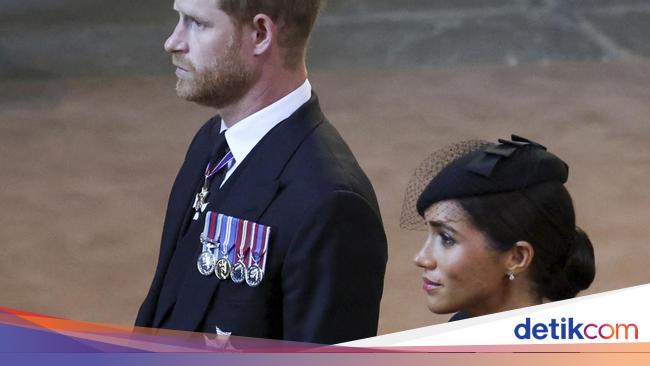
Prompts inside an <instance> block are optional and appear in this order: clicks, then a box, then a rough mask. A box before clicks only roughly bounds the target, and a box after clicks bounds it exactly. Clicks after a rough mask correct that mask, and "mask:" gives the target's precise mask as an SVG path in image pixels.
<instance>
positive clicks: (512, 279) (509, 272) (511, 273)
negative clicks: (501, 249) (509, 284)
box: [506, 271, 515, 281]
mask: <svg viewBox="0 0 650 366" xmlns="http://www.w3.org/2000/svg"><path fill="white" fill-rule="evenodd" d="M506 275H507V276H508V279H509V280H510V281H514V280H515V274H514V272H512V271H508V272H507V273H506Z"/></svg>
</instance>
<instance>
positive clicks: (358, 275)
mask: <svg viewBox="0 0 650 366" xmlns="http://www.w3.org/2000/svg"><path fill="white" fill-rule="evenodd" d="M219 128H220V118H218V117H215V118H213V119H211V120H210V121H208V122H207V123H206V124H205V125H204V126H203V127H202V128H201V129H200V130H199V132H198V133H197V135H196V136H195V138H194V140H193V141H192V144H191V145H190V148H189V150H188V153H187V156H186V159H185V162H184V163H183V166H182V167H181V169H180V172H179V173H178V176H177V178H176V181H175V182H174V185H173V188H172V192H171V195H170V198H169V204H168V207H167V214H166V218H165V224H164V228H163V236H162V243H161V248H160V256H159V260H158V266H157V268H156V273H155V276H154V279H153V283H152V284H151V289H150V290H149V293H148V294H147V297H146V299H145V300H144V303H143V304H142V306H141V308H140V311H139V313H138V316H137V319H136V325H137V326H144V327H154V328H168V329H177V330H188V331H201V332H210V333H214V332H215V327H219V328H220V329H221V330H223V331H228V332H232V334H233V335H235V336H248V337H260V338H275V339H287V340H295V341H304V342H315V343H328V344H329V343H338V342H344V341H348V340H353V339H360V338H366V337H371V336H374V335H376V333H377V321H378V317H379V302H380V299H381V295H382V289H383V280H384V273H385V269H386V260H387V247H386V237H385V234H384V230H383V227H382V221H381V216H380V214H379V207H378V205H377V200H376V197H375V194H374V191H373V189H372V186H371V184H370V182H369V180H368V178H367V177H366V175H365V174H364V173H363V171H362V170H361V168H360V167H359V165H358V164H357V162H356V160H355V158H354V156H353V155H352V153H351V151H350V149H349V148H348V146H347V145H346V144H345V142H344V141H343V140H342V138H341V137H340V135H339V134H338V132H337V131H336V130H335V129H334V127H333V126H332V125H330V123H329V122H328V121H327V120H326V119H325V117H324V116H323V114H322V112H321V110H320V107H319V105H318V100H317V98H316V97H315V96H312V98H311V99H310V100H309V101H308V102H307V103H306V104H305V105H303V106H302V107H300V108H299V109H298V110H297V111H296V112H295V113H294V114H293V115H291V116H290V117H289V118H288V119H286V120H285V121H283V122H281V123H280V124H278V125H277V126H275V127H274V128H273V129H272V130H271V131H269V133H268V134H267V135H266V136H264V138H263V139H262V140H261V141H260V142H259V143H258V144H257V145H256V146H255V148H254V149H253V150H252V151H251V152H250V154H249V155H248V156H247V157H246V158H245V159H244V161H243V162H241V164H240V165H239V166H238V167H237V169H236V170H235V171H234V172H233V174H232V176H230V177H229V179H228V180H227V181H226V182H225V184H224V185H223V187H222V188H221V189H219V190H216V191H215V192H213V193H211V194H210V202H211V203H210V205H209V206H208V208H207V210H211V211H218V212H219V213H223V214H226V215H229V216H234V217H237V218H242V219H247V220H251V221H255V222H257V223H260V224H263V225H268V226H270V227H271V239H270V243H269V248H268V259H267V263H266V270H265V274H264V281H263V282H262V284H261V285H260V286H259V287H254V288H252V287H249V286H247V285H246V284H245V283H242V284H235V283H233V282H232V281H230V280H227V281H220V280H219V279H217V278H216V277H215V276H214V275H212V276H208V277H206V276H202V275H201V274H199V272H198V271H197V268H196V259H197V258H198V256H199V254H200V252H201V244H200V243H199V238H198V233H199V232H200V229H192V228H193V227H201V228H202V226H203V219H204V217H205V215H204V214H203V215H202V216H201V217H200V219H199V221H198V222H197V221H195V222H192V223H190V224H189V225H188V224H187V222H191V219H190V216H191V215H190V214H189V206H190V205H191V203H192V201H193V198H194V195H195V194H196V192H197V191H198V187H199V186H200V184H201V182H202V178H203V171H204V169H205V166H206V164H207V162H208V160H209V159H210V158H211V156H210V155H211V152H212V149H213V146H212V145H213V143H212V142H213V141H215V139H216V137H217V135H218V133H219ZM193 225H194V226H193ZM188 227H189V229H188ZM185 232H187V233H185ZM188 238H189V239H188Z"/></svg>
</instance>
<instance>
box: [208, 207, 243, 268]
mask: <svg viewBox="0 0 650 366" xmlns="http://www.w3.org/2000/svg"><path fill="white" fill-rule="evenodd" d="M220 216H222V215H220ZM234 220H237V219H234ZM238 221H239V220H237V221H236V222H235V226H236V225H237V223H238ZM232 224H233V217H231V216H228V218H227V219H226V237H225V239H224V241H223V242H222V243H220V245H219V248H217V251H218V254H217V255H218V258H217V263H216V268H215V269H214V274H215V275H216V276H217V278H218V279H220V280H227V279H228V277H229V276H230V271H231V269H232V266H231V264H230V261H229V260H228V247H229V246H230V235H231V233H232V226H233V225H232Z"/></svg>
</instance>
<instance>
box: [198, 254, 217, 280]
mask: <svg viewBox="0 0 650 366" xmlns="http://www.w3.org/2000/svg"><path fill="white" fill-rule="evenodd" d="M215 265H216V262H215V260H214V255H212V253H210V252H208V251H205V252H203V253H201V255H200V256H199V260H197V261H196V266H197V268H198V269H199V273H200V274H202V275H204V276H209V275H211V274H212V271H214V266H215Z"/></svg>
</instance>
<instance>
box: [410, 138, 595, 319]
mask: <svg viewBox="0 0 650 366" xmlns="http://www.w3.org/2000/svg"><path fill="white" fill-rule="evenodd" d="M567 178H568V166H567V165H566V164H565V163H564V162H563V161H562V160H560V159H559V158H558V157H556V156H555V155H553V154H551V153H549V152H547V151H546V148H545V147H544V146H542V145H540V144H537V143H535V142H532V141H530V140H527V139H524V138H521V137H518V136H514V135H513V136H512V141H505V140H499V143H498V144H494V143H487V142H485V141H475V140H474V141H464V142H461V143H458V144H455V145H453V146H450V147H447V148H445V149H443V150H440V151H438V152H436V153H434V154H433V155H431V156H430V157H429V158H428V159H427V160H426V161H425V162H424V163H423V164H422V165H421V166H420V167H419V168H418V170H417V171H416V173H415V175H414V177H413V179H412V180H411V182H410V184H409V187H408V189H407V195H406V199H405V202H404V209H403V212H402V226H404V227H408V228H413V227H414V226H418V225H421V223H422V218H424V221H425V224H426V227H427V228H428V231H429V235H428V238H427V240H426V242H425V243H424V246H423V247H422V249H421V250H420V251H419V252H418V253H417V254H416V256H415V263H416V265H417V266H419V267H421V268H422V269H423V270H424V274H423V277H422V281H423V282H422V283H423V284H422V287H423V289H424V291H425V292H426V294H427V303H428V307H429V309H430V310H431V311H432V312H434V313H439V314H444V313H452V312H459V313H458V314H456V315H455V316H454V317H453V318H452V320H458V319H462V318H464V317H472V316H479V315H485V314H490V313H495V312H499V311H505V310H510V309H516V308H520V307H525V306H531V305H536V304H541V303H542V302H544V301H545V300H550V301H555V300H563V299H568V298H572V297H575V295H576V294H577V293H578V292H579V291H581V290H584V289H585V288H587V287H589V285H590V284H591V282H592V281H593V279H594V275H595V266H594V253H593V247H592V245H591V242H590V241H589V238H588V237H587V235H586V234H585V233H584V232H583V231H582V230H580V229H579V228H578V227H577V226H576V225H575V215H574V210H573V204H572V202H571V197H570V196H569V193H568V192H567V190H566V188H565V187H564V183H565V182H566V181H567ZM416 197H417V201H416V199H415V198H416Z"/></svg>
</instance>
